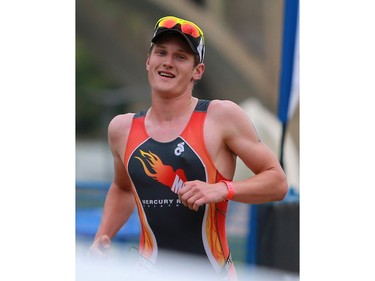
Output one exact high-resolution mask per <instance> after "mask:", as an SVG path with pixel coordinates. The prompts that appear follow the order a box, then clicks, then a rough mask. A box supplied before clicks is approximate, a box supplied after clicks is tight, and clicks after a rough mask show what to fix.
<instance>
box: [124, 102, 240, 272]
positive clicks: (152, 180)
mask: <svg viewBox="0 0 375 281" xmlns="http://www.w3.org/2000/svg"><path fill="white" fill-rule="evenodd" d="M209 103H210V101H206V100H199V101H198V103H197V105H196V107H195V109H194V112H193V113H192V115H191V117H190V120H189V122H188V124H187V126H186V127H185V129H184V131H183V132H182V133H181V135H180V136H179V137H177V138H176V139H175V140H173V141H171V142H167V143H164V142H158V141H156V140H154V139H152V138H151V137H149V136H148V134H147V132H146V128H145V123H144V122H145V116H146V111H142V112H139V113H137V114H135V115H134V117H133V121H132V125H131V130H130V133H129V138H128V143H127V147H126V151H125V159H124V164H125V167H126V168H127V170H128V173H129V176H130V178H131V181H132V183H133V186H132V188H133V191H134V194H135V201H136V204H137V208H138V214H139V218H140V223H141V234H140V242H139V253H140V255H141V256H143V257H144V258H146V259H147V260H148V261H150V262H151V263H153V264H156V263H157V258H158V256H160V255H161V254H162V251H161V250H162V249H166V250H172V251H177V252H183V253H188V254H196V255H201V256H205V257H206V258H205V260H206V261H207V262H208V263H209V264H211V266H212V267H213V268H214V269H215V270H216V271H217V272H221V273H223V272H225V274H226V273H229V275H232V274H235V273H234V272H235V269H234V267H233V264H232V260H231V257H230V250H229V247H228V243H227V239H226V234H225V219H226V213H227V207H228V201H223V202H220V203H216V204H215V203H211V204H206V205H203V206H200V207H199V209H198V211H193V210H190V209H189V208H187V207H185V206H184V205H183V204H182V203H181V201H180V200H179V198H178V195H177V192H178V190H179V189H180V188H181V187H182V184H183V182H185V181H191V180H201V181H204V182H208V183H216V182H218V181H220V180H222V179H224V177H223V176H221V174H220V173H219V172H218V171H217V169H216V168H215V166H214V164H213V162H212V160H211V158H210V156H209V154H208V152H207V149H206V146H205V143H204V136H203V125H204V120H205V117H206V114H207V108H208V106H209ZM212 267H210V268H212Z"/></svg>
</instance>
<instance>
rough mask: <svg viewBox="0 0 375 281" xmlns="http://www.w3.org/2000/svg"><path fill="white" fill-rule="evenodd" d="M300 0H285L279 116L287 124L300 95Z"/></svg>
mask: <svg viewBox="0 0 375 281" xmlns="http://www.w3.org/2000/svg"><path fill="white" fill-rule="evenodd" d="M298 18H299V0H285V2H284V27H283V42H282V54H281V73H280V85H279V109H278V117H279V119H280V121H281V122H282V123H283V124H286V123H287V122H288V120H289V118H290V117H291V115H292V114H293V112H294V110H295V107H296V104H297V101H298V96H299V89H298V88H299V78H298V77H299V73H298V72H299V42H298V39H299V38H298V32H299V27H298Z"/></svg>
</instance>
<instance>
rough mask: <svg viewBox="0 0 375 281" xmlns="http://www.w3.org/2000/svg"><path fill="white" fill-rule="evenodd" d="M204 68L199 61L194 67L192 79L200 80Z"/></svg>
mask: <svg viewBox="0 0 375 281" xmlns="http://www.w3.org/2000/svg"><path fill="white" fill-rule="evenodd" d="M204 68H205V66H204V64H203V63H200V64H198V65H197V66H196V67H195V69H194V74H193V79H194V80H200V79H201V78H202V76H203V73H204Z"/></svg>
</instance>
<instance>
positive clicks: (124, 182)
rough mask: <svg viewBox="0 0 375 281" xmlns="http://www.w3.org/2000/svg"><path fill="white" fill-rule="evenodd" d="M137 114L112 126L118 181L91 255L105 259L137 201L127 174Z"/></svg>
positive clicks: (116, 120)
mask: <svg viewBox="0 0 375 281" xmlns="http://www.w3.org/2000/svg"><path fill="white" fill-rule="evenodd" d="M132 117H133V114H124V115H118V116H116V117H115V118H113V120H112V121H111V123H110V124H109V126H108V142H109V146H110V149H111V151H112V155H113V160H114V179H113V181H112V184H111V186H110V188H109V190H108V193H107V196H106V199H105V203H104V209H103V214H102V219H101V222H100V225H99V229H98V231H97V233H96V235H95V239H94V243H93V244H92V246H91V247H90V251H89V252H90V253H91V254H94V255H102V254H103V249H106V248H109V245H110V240H111V239H112V238H113V237H114V236H115V235H116V234H117V232H118V231H119V230H120V228H121V227H122V226H123V225H124V224H125V223H126V222H127V220H128V219H129V217H130V216H131V214H132V213H133V211H134V208H135V201H134V195H133V192H132V188H131V181H130V179H129V176H128V174H127V172H126V170H125V167H124V162H123V160H124V159H123V157H124V152H125V148H126V143H127V139H128V134H129V131H130V126H131V121H132Z"/></svg>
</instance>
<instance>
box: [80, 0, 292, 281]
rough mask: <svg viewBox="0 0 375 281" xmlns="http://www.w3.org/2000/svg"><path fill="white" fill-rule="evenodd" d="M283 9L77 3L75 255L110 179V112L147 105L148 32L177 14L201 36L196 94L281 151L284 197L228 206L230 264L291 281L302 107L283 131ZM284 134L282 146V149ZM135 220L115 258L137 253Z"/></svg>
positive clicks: (248, 1) (179, 1)
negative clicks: (235, 107) (231, 110)
mask: <svg viewBox="0 0 375 281" xmlns="http://www.w3.org/2000/svg"><path fill="white" fill-rule="evenodd" d="M285 3H286V0H285V1H283V0H235V1H233V0H232V1H229V0H174V1H172V0H137V1H130V0H95V1H88V0H76V234H77V235H76V237H77V249H78V252H79V251H80V250H83V251H84V250H85V249H86V248H87V247H88V245H89V244H90V243H91V242H92V239H93V237H94V235H95V232H96V230H97V227H98V224H99V221H100V216H101V211H102V207H103V202H104V198H105V194H106V192H107V190H108V187H109V185H110V181H111V179H112V173H113V170H112V169H113V165H112V157H111V153H110V151H109V148H108V145H107V126H108V124H109V122H110V120H111V119H112V118H113V117H114V116H115V115H117V114H120V113H125V112H137V111H140V110H142V109H146V108H148V107H149V106H150V89H149V87H148V81H147V73H146V69H145V62H146V56H147V51H148V49H149V45H150V39H151V36H152V33H153V27H154V24H155V22H156V21H157V20H158V19H159V18H160V17H162V16H165V15H175V16H178V17H182V18H186V19H190V20H192V21H194V22H195V23H197V24H198V25H199V26H200V27H201V28H202V29H203V31H204V33H205V38H206V56H205V65H206V71H205V74H204V76H203V79H202V80H201V81H200V82H199V83H198V84H197V85H196V87H195V89H194V96H196V97H198V98H205V99H229V100H232V101H234V102H236V103H238V104H239V105H240V106H241V107H243V108H244V110H245V111H246V112H247V114H248V115H249V117H250V118H251V120H252V122H253V123H254V126H255V127H256V129H257V131H258V134H259V135H260V137H261V139H262V140H263V141H264V142H265V143H266V144H267V145H268V146H269V147H270V148H271V149H272V150H273V152H274V153H275V154H276V155H277V157H280V154H281V150H283V167H284V170H285V172H286V174H287V177H288V183H289V193H288V195H287V196H286V198H285V199H284V200H283V201H282V202H277V203H267V204H260V205H247V204H241V203H236V202H230V205H229V212H228V217H227V234H228V239H229V243H230V246H231V250H232V255H233V259H234V260H235V262H236V263H237V264H241V265H243V266H244V267H245V268H253V269H254V268H258V269H259V268H261V269H262V270H263V269H264V270H266V272H275V275H274V276H276V277H275V278H276V279H273V280H283V279H280V278H279V277H280V276H288V277H289V278H294V279H293V280H295V279H297V278H298V274H299V102H297V103H296V106H295V108H294V110H293V112H292V114H290V118H289V119H288V120H287V127H286V126H284V130H283V122H281V121H280V120H279V118H278V111H279V103H280V98H279V96H280V80H281V69H282V49H283V48H282V46H283V36H285V35H284V34H283V32H284V28H283V25H284V20H285V10H284V8H285ZM284 125H285V122H284ZM283 132H284V133H285V142H284V144H283V145H281V139H282V135H283ZM248 176H249V171H247V170H246V169H245V167H244V165H243V163H242V162H241V161H238V165H237V171H236V179H241V178H245V177H248ZM136 215H137V214H136V213H134V214H133V216H132V218H131V219H130V221H129V223H128V224H126V225H125V226H124V227H123V228H122V229H121V230H120V232H119V234H118V235H117V236H116V238H115V239H114V243H115V244H117V245H118V246H119V247H118V248H117V249H118V250H117V254H119V255H126V254H127V252H128V250H129V249H130V248H131V247H136V246H137V241H138V234H139V224H138V221H137V217H136ZM270 278H271V277H270ZM244 280H245V279H244ZM262 280H268V279H266V278H265V277H264V278H263V279H262ZM269 280H271V279H269Z"/></svg>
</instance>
